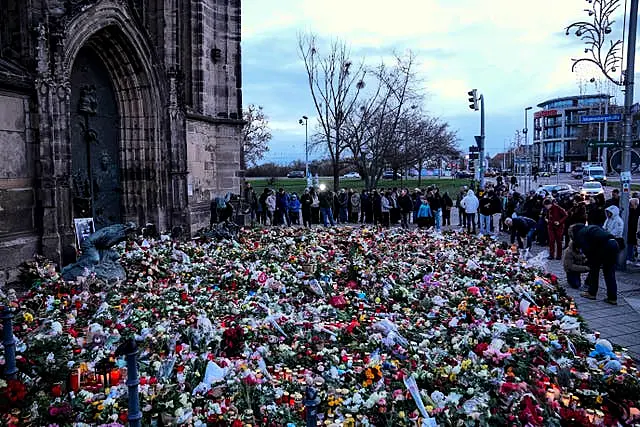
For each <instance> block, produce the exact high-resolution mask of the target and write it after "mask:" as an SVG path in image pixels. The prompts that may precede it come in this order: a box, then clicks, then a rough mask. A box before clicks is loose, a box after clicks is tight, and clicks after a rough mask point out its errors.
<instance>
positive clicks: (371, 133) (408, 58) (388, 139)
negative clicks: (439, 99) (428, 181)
mask: <svg viewBox="0 0 640 427" xmlns="http://www.w3.org/2000/svg"><path fill="white" fill-rule="evenodd" d="M414 63H415V58H414V56H413V54H412V53H408V54H407V55H405V56H402V57H401V56H396V58H395V64H393V66H391V67H389V66H387V65H386V64H384V63H382V64H380V65H379V66H378V67H377V68H375V69H373V70H371V71H370V73H369V74H370V75H372V76H374V77H375V79H376V83H377V84H376V86H375V88H374V89H372V90H371V91H369V93H368V97H367V98H366V99H362V100H361V102H359V104H358V108H357V109H356V110H355V111H354V114H352V115H351V116H349V117H348V118H347V119H348V120H347V127H346V134H345V136H346V139H347V144H348V146H349V149H350V151H351V153H352V155H353V159H354V163H355V165H356V167H357V169H358V171H359V173H360V175H361V176H362V177H363V179H364V180H365V185H366V186H367V187H375V186H376V184H377V182H378V180H379V179H380V177H381V176H382V173H383V171H384V168H385V167H386V166H387V164H388V163H389V160H390V159H395V158H399V156H398V154H399V147H400V145H401V144H402V140H403V133H402V129H400V126H399V125H400V122H401V118H402V117H405V116H407V115H411V114H412V111H413V110H415V109H416V104H417V103H419V102H420V101H421V97H420V95H419V91H418V90H417V89H416V86H417V79H416V77H415V74H414V73H413V67H414ZM392 166H393V165H392Z"/></svg>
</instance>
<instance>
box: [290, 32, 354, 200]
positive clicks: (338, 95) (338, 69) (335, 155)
mask: <svg viewBox="0 0 640 427" xmlns="http://www.w3.org/2000/svg"><path fill="white" fill-rule="evenodd" d="M298 48H299V50H300V56H301V57H302V59H303V61H304V65H305V69H306V71H307V78H308V82H309V90H310V91H311V97H312V99H313V103H314V106H315V108H316V112H317V113H318V124H319V128H320V132H321V134H322V136H323V137H324V142H325V144H326V148H327V151H328V153H329V158H330V159H331V163H332V165H333V186H334V189H335V190H337V189H338V187H339V185H340V182H339V181H340V168H341V163H340V161H341V157H342V154H343V153H344V151H345V149H346V148H347V147H346V141H345V140H344V138H343V136H344V132H345V129H344V127H345V124H346V122H347V120H348V117H349V116H350V115H351V114H352V113H353V111H354V108H355V106H356V102H357V99H358V96H359V94H360V92H361V90H362V89H363V88H364V76H365V71H364V65H363V63H362V62H361V63H360V64H358V65H354V64H353V62H352V60H351V58H350V50H349V48H348V46H347V45H346V44H345V43H344V42H342V41H339V40H336V41H334V42H332V43H331V44H330V45H329V46H328V49H327V52H326V53H324V54H322V53H320V52H319V47H318V45H317V37H316V36H315V35H314V34H300V35H298Z"/></svg>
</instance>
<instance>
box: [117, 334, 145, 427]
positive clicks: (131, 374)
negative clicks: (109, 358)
mask: <svg viewBox="0 0 640 427" xmlns="http://www.w3.org/2000/svg"><path fill="white" fill-rule="evenodd" d="M120 355H124V356H125V359H126V361H127V388H128V398H129V408H128V414H129V415H128V419H129V426H130V427H140V426H141V424H140V420H141V419H142V412H141V411H140V397H139V395H138V384H140V380H139V379H138V361H137V356H138V345H137V344H136V342H135V340H134V339H130V340H129V341H127V342H125V343H123V344H122V345H121V346H120V347H118V349H117V350H116V356H120Z"/></svg>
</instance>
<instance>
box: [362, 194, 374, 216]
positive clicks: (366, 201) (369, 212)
mask: <svg viewBox="0 0 640 427" xmlns="http://www.w3.org/2000/svg"><path fill="white" fill-rule="evenodd" d="M360 205H361V206H362V218H361V222H362V223H365V224H371V223H372V222H373V205H372V202H371V193H369V191H368V190H362V194H361V195H360Z"/></svg>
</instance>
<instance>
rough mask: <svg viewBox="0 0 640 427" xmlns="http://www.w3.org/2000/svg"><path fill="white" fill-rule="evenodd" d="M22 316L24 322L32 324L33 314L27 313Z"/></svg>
mask: <svg viewBox="0 0 640 427" xmlns="http://www.w3.org/2000/svg"><path fill="white" fill-rule="evenodd" d="M22 316H23V317H24V321H25V322H27V323H31V322H33V314H31V313H29V312H25V313H23V314H22Z"/></svg>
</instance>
